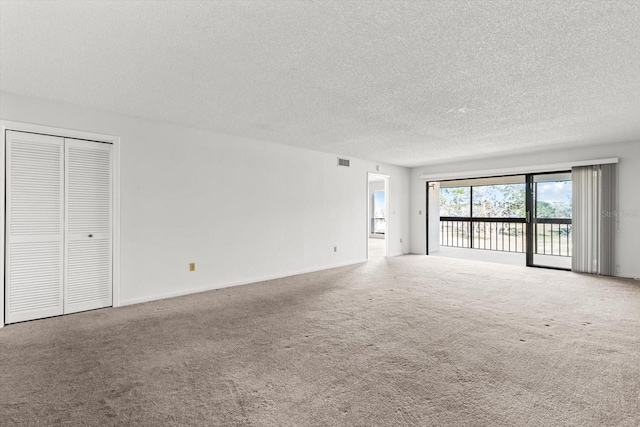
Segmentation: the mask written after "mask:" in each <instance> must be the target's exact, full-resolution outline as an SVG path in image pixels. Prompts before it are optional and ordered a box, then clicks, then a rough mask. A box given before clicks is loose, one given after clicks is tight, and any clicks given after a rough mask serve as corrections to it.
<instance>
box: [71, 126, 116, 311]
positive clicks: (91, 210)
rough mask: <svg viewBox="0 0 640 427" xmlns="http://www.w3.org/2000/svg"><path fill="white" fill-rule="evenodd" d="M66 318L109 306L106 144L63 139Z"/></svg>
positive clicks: (108, 160)
mask: <svg viewBox="0 0 640 427" xmlns="http://www.w3.org/2000/svg"><path fill="white" fill-rule="evenodd" d="M65 154H66V155H65V159H66V168H65V175H66V179H65V182H66V209H65V211H66V222H65V226H66V251H65V305H64V312H65V313H75V312H77V311H83V310H92V309H94V308H100V307H108V306H110V305H112V285H111V283H112V274H111V265H112V261H111V245H112V236H111V221H112V218H111V212H112V209H111V203H112V201H111V144H103V143H99V142H92V141H80V140H75V139H65Z"/></svg>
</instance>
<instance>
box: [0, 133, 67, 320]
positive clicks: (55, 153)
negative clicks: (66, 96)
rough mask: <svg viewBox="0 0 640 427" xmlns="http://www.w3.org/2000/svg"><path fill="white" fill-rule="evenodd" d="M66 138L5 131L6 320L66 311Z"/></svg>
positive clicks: (32, 317)
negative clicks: (64, 147) (64, 240)
mask: <svg viewBox="0 0 640 427" xmlns="http://www.w3.org/2000/svg"><path fill="white" fill-rule="evenodd" d="M63 144H64V140H63V138H58V137H53V136H45V135H38V134H32V133H24V132H13V131H7V133H6V150H7V151H6V165H7V167H6V174H7V176H6V238H5V243H6V252H5V254H6V259H5V307H6V311H5V321H6V323H14V322H21V321H24V320H31V319H38V318H42V317H49V316H57V315H60V314H63V231H64V230H63V229H64V227H63V221H64V212H63V210H64V202H63V200H64V186H63V180H64V172H63V171H64V157H63V154H64V151H63Z"/></svg>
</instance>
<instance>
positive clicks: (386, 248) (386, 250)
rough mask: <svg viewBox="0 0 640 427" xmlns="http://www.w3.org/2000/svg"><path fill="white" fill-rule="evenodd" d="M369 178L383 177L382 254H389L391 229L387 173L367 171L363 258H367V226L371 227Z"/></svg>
mask: <svg viewBox="0 0 640 427" xmlns="http://www.w3.org/2000/svg"><path fill="white" fill-rule="evenodd" d="M371 178H383V179H384V211H385V214H386V215H387V217H386V218H385V219H386V229H385V232H384V256H385V257H388V256H389V241H390V240H389V236H390V230H391V227H390V225H391V221H390V220H391V215H389V205H390V204H389V175H384V174H381V173H377V172H367V222H366V225H367V226H366V231H367V240H366V249H367V253H366V256H365V258H366V259H367V260H368V259H369V228H370V227H371V200H369V182H370V179H371Z"/></svg>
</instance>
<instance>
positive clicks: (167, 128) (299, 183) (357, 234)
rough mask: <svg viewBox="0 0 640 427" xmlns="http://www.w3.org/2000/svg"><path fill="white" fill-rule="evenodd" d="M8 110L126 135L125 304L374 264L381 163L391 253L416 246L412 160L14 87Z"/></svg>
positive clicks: (0, 112) (29, 118)
mask: <svg viewBox="0 0 640 427" xmlns="http://www.w3.org/2000/svg"><path fill="white" fill-rule="evenodd" d="M0 118H1V119H3V120H11V121H19V122H28V123H32V124H39V125H47V126H54V127H59V128H66V129H75V130H83V131H88V132H96V133H103V134H109V135H115V136H119V137H120V144H121V165H120V166H121V174H120V182H121V236H120V237H121V277H120V279H121V288H120V295H121V302H122V303H123V304H128V303H134V302H141V301H148V300H153V299H157V298H162V297H167V296H172V295H179V294H184V293H190V292H196V291H201V290H206V289H213V288H219V287H224V286H229V285H233V284H240V283H247V282H252V281H258V280H261V279H265V278H272V277H279V276H286V275H291V274H296V273H299V272H304V271H312V270H318V269H324V268H330V267H332V266H338V265H344V264H349V263H355V262H361V261H364V260H366V257H367V254H366V236H367V223H366V221H367V203H368V194H367V172H377V171H376V164H378V165H380V171H379V172H380V173H383V174H385V175H389V176H390V178H389V185H390V199H389V202H390V211H391V212H390V215H389V217H390V218H389V222H390V230H389V234H390V237H391V239H390V242H389V251H390V255H392V256H393V255H399V254H402V253H403V252H408V251H409V234H410V233H409V226H408V217H409V191H408V189H409V177H410V171H409V169H406V168H402V167H397V166H389V165H385V164H382V163H374V162H371V161H365V160H359V159H354V158H351V167H350V168H346V167H338V166H337V161H336V157H337V155H334V154H327V153H320V152H315V151H310V150H304V149H297V148H292V147H289V146H284V145H278V144H273V143H268V142H263V141H256V140H250V139H246V138H240V137H234V136H229V135H222V134H218V133H214V132H209V131H204V130H197V129H190V128H185V127H181V126H175V125H170V124H166V123H161V122H154V121H149V120H143V119H137V118H133V117H127V116H122V115H118V114H113V113H108V112H102V111H96V110H89V109H84V108H80V107H75V106H71V105H66V104H58V103H52V102H48V101H44V100H37V99H33V98H27V97H22V96H17V95H13V94H7V93H1V94H0ZM3 167H4V166H3ZM3 191H4V190H3ZM401 238H402V241H403V242H404V243H403V244H400V239H401ZM334 246H337V247H338V252H336V253H334V252H333V247H334ZM189 262H195V263H196V271H195V272H189V271H188V265H189Z"/></svg>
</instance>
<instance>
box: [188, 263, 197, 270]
mask: <svg viewBox="0 0 640 427" xmlns="http://www.w3.org/2000/svg"><path fill="white" fill-rule="evenodd" d="M189 271H196V263H195V262H190V263H189Z"/></svg>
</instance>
